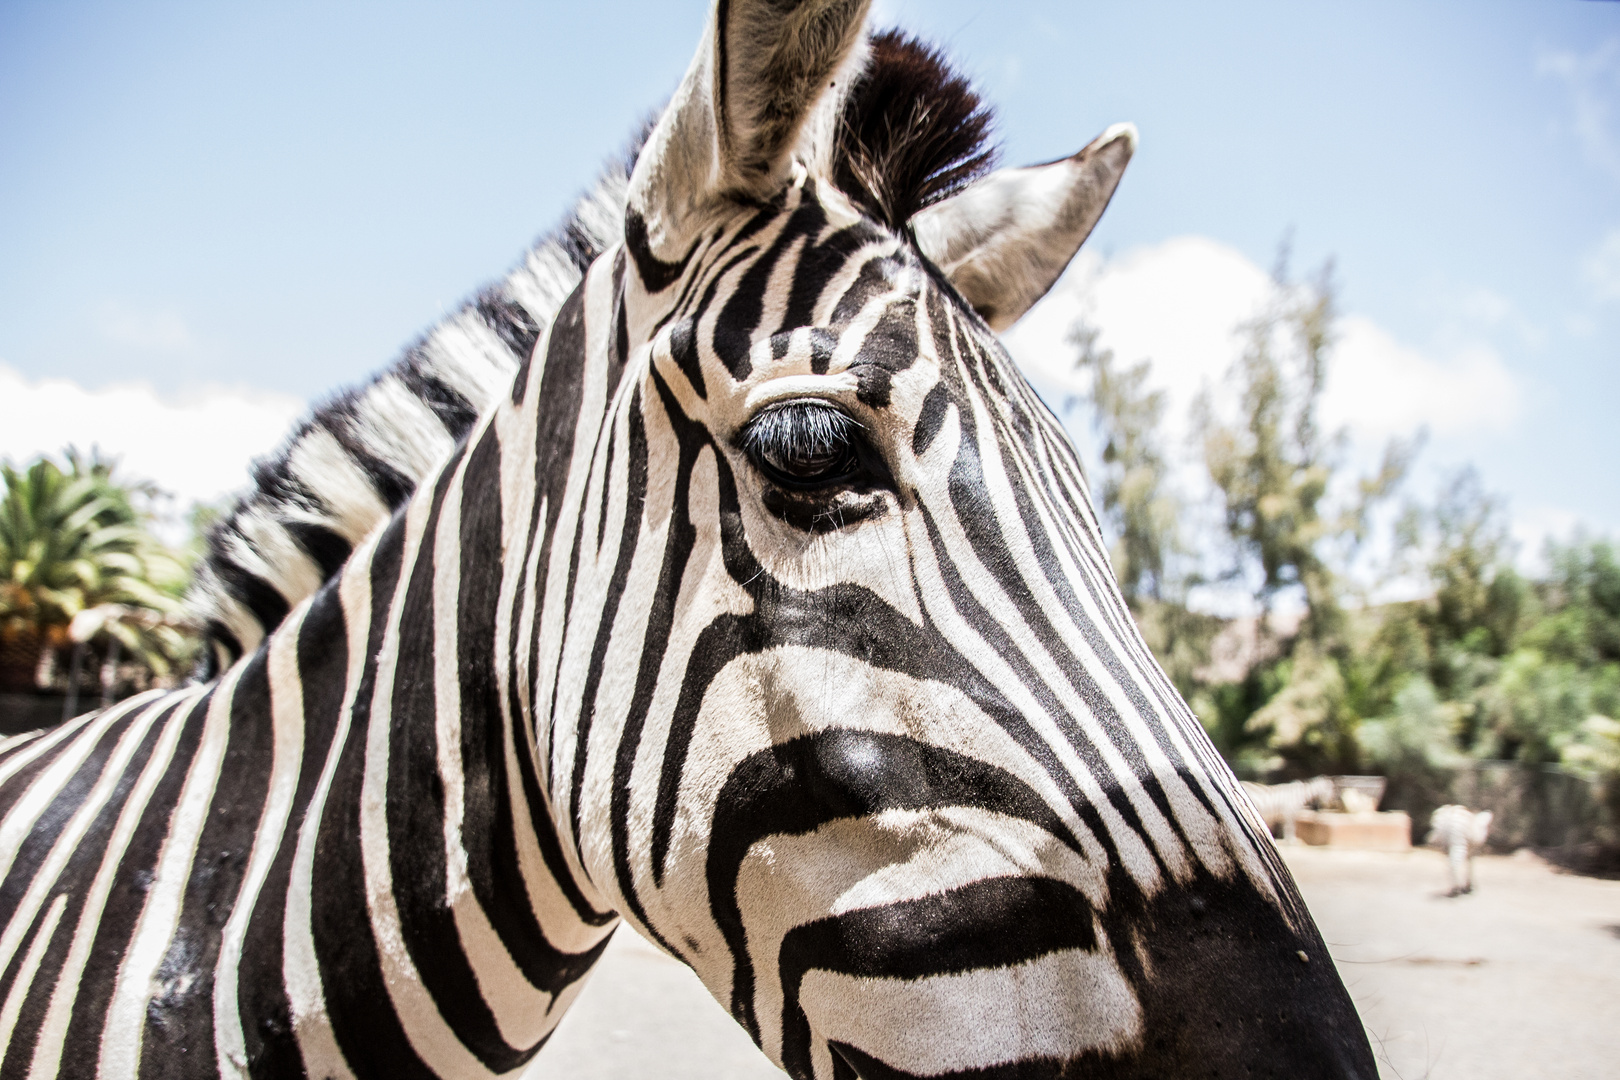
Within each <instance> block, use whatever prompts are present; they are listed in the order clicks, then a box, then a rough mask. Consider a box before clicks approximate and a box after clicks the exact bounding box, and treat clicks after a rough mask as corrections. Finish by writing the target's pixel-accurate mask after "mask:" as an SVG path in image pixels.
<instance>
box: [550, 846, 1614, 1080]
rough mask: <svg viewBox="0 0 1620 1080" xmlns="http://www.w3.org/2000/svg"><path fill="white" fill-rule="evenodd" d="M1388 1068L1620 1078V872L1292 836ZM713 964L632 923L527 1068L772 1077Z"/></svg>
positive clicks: (1457, 1074)
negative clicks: (1601, 877)
mask: <svg viewBox="0 0 1620 1080" xmlns="http://www.w3.org/2000/svg"><path fill="white" fill-rule="evenodd" d="M1286 854H1287V859H1288V863H1289V865H1290V866H1291V867H1292V868H1293V871H1294V875H1295V877H1296V879H1297V880H1298V881H1299V885H1300V889H1301V891H1302V892H1304V894H1305V899H1306V901H1307V902H1308V903H1309V904H1310V907H1311V911H1312V912H1313V913H1314V914H1315V916H1316V920H1317V924H1318V925H1319V926H1320V927H1321V929H1322V936H1323V937H1324V938H1325V939H1326V940H1327V942H1328V945H1329V948H1330V950H1331V951H1332V953H1333V955H1334V957H1335V958H1336V959H1337V960H1338V962H1339V971H1340V973H1341V974H1342V975H1343V976H1344V980H1345V984H1346V985H1347V986H1348V987H1349V988H1350V994H1351V996H1352V997H1353V998H1354V999H1355V1002H1356V1006H1357V1008H1359V1009H1360V1010H1361V1016H1362V1020H1363V1021H1364V1022H1365V1023H1366V1025H1367V1031H1368V1033H1369V1034H1370V1035H1371V1036H1372V1039H1373V1048H1374V1050H1375V1052H1377V1054H1378V1056H1379V1060H1380V1069H1381V1072H1382V1074H1383V1076H1384V1078H1385V1080H1420V1078H1428V1080H1509V1078H1511V1080H1542V1078H1547V1080H1620V882H1616V881H1597V880H1593V879H1590V878H1579V877H1572V876H1568V875H1564V874H1559V873H1556V872H1554V871H1553V870H1551V869H1550V868H1549V867H1548V866H1547V865H1546V864H1545V863H1543V862H1541V861H1540V860H1539V859H1536V858H1535V857H1533V856H1531V855H1529V854H1528V853H1525V854H1521V855H1518V856H1511V857H1490V856H1487V857H1482V858H1479V859H1476V860H1475V880H1476V882H1477V883H1478V888H1477V889H1476V891H1475V892H1474V893H1473V894H1472V895H1469V896H1464V897H1459V898H1457V899H1455V900H1453V899H1448V898H1447V897H1446V896H1445V888H1446V868H1445V861H1444V859H1443V858H1442V857H1441V856H1440V855H1439V854H1437V853H1435V852H1430V851H1414V852H1411V853H1409V854H1401V855H1389V854H1379V853H1373V852H1346V851H1329V850H1326V849H1321V848H1300V847H1295V848H1290V849H1288V851H1287V853H1286ZM781 1076H782V1073H780V1072H779V1071H778V1070H777V1069H775V1068H774V1067H773V1066H772V1065H771V1064H770V1062H768V1061H767V1060H766V1059H765V1057H764V1056H763V1055H762V1054H760V1053H759V1051H757V1050H756V1049H754V1046H753V1044H752V1043H750V1042H749V1041H748V1038H747V1036H746V1035H744V1034H743V1033H742V1029H741V1028H739V1027H737V1025H736V1024H735V1023H733V1022H732V1020H731V1018H730V1017H729V1016H727V1015H726V1014H725V1012H724V1011H723V1010H722V1009H721V1008H720V1006H719V1005H717V1004H716V1003H715V1002H714V1000H713V999H712V998H710V997H709V995H708V993H707V991H705V990H704V989H703V986H702V984H701V983H699V982H698V980H697V977H696V976H694V975H693V974H692V973H691V972H690V971H688V970H687V969H686V968H685V967H683V966H681V965H680V964H677V963H676V962H675V961H673V960H670V959H668V958H667V957H665V956H664V955H663V954H662V953H660V952H658V951H656V950H655V949H653V947H652V946H650V945H648V944H647V943H646V942H644V941H642V940H641V939H640V938H639V937H637V936H636V935H635V934H633V933H631V932H630V931H628V930H625V929H620V930H619V932H618V933H617V935H616V936H615V938H614V941H613V943H612V945H610V946H609V948H608V951H607V954H606V955H605V956H604V957H603V959H602V962H601V964H600V966H599V967H598V969H597V971H596V973H595V974H594V975H592V976H591V981H590V983H589V984H588V985H587V987H586V989H585V991H584V992H583V993H582V994H581V995H580V999H579V1001H578V1002H577V1003H576V1004H575V1005H574V1007H573V1009H572V1010H571V1011H570V1012H569V1014H568V1016H567V1017H566V1018H565V1019H564V1020H563V1022H562V1025H561V1027H560V1028H559V1029H558V1031H557V1034H556V1037H555V1038H553V1040H552V1042H551V1045H549V1046H548V1047H546V1049H545V1050H544V1051H542V1052H541V1054H540V1056H539V1057H538V1058H537V1059H536V1061H535V1064H534V1065H533V1067H532V1068H531V1069H530V1071H529V1073H528V1074H527V1080H641V1078H647V1080H653V1078H657V1080H772V1078H780V1077H781Z"/></svg>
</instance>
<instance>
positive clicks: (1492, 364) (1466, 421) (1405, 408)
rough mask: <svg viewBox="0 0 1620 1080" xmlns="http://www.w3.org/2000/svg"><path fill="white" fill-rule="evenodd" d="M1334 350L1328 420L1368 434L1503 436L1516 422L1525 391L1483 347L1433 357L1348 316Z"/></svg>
mask: <svg viewBox="0 0 1620 1080" xmlns="http://www.w3.org/2000/svg"><path fill="white" fill-rule="evenodd" d="M1339 332H1340V338H1339V342H1338V344H1337V346H1336V347H1335V348H1334V351H1333V367H1332V370H1331V372H1330V374H1329V378H1328V387H1327V393H1326V394H1325V395H1324V396H1323V400H1322V418H1323V419H1324V420H1326V421H1327V422H1328V423H1330V424H1333V425H1335V426H1338V425H1343V426H1345V427H1348V428H1349V429H1350V430H1351V431H1352V432H1353V433H1354V434H1356V435H1361V436H1367V437H1379V436H1382V437H1388V436H1391V435H1398V436H1399V435H1408V434H1410V433H1412V432H1414V431H1416V430H1417V429H1418V428H1420V427H1426V428H1428V429H1429V430H1430V431H1431V432H1433V433H1434V434H1436V435H1462V434H1467V433H1469V432H1476V431H1487V432H1499V431H1504V430H1506V429H1507V428H1509V427H1510V426H1512V424H1513V421H1514V420H1516V419H1518V416H1519V404H1520V400H1521V394H1520V392H1519V387H1518V385H1517V384H1516V383H1515V382H1514V379H1513V375H1512V373H1511V372H1509V371H1508V369H1507V367H1506V365H1504V364H1503V363H1502V359H1501V357H1499V356H1497V355H1496V353H1495V352H1494V351H1492V350H1491V349H1489V348H1487V347H1485V346H1483V345H1474V346H1471V347H1465V348H1462V349H1458V350H1456V351H1454V352H1452V353H1450V354H1449V355H1447V356H1445V357H1440V358H1436V357H1431V356H1428V355H1425V354H1424V353H1423V352H1422V351H1420V350H1418V349H1414V348H1412V347H1411V346H1409V345H1403V344H1402V343H1400V342H1399V341H1396V340H1395V339H1394V338H1393V337H1392V336H1390V335H1389V334H1388V333H1387V332H1385V331H1384V330H1383V328H1381V327H1380V326H1378V324H1376V323H1374V322H1373V321H1372V320H1370V319H1367V318H1364V317H1362V316H1359V315H1349V316H1346V317H1345V318H1344V319H1343V320H1342V321H1341V322H1340V324H1339Z"/></svg>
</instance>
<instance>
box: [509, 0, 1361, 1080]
mask: <svg viewBox="0 0 1620 1080" xmlns="http://www.w3.org/2000/svg"><path fill="white" fill-rule="evenodd" d="M866 8H867V3H866V2H865V0H804V2H800V3H783V2H780V0H775V2H772V0H718V3H717V4H716V7H715V10H714V13H713V15H712V17H711V19H710V22H709V25H708V29H707V32H706V36H705V38H704V41H703V42H702V44H701V46H700V48H699V50H698V53H697V56H696V58H695V59H694V61H693V63H692V65H691V68H690V70H689V71H688V73H687V75H686V77H685V80H684V81H683V83H682V85H681V87H680V89H679V90H678V91H677V93H676V95H675V97H674V98H673V100H672V103H671V104H670V106H669V107H668V109H667V111H666V112H665V113H664V115H663V117H662V118H661V120H660V121H659V122H658V124H657V125H656V127H655V128H654V129H653V131H652V133H651V135H650V137H649V139H648V142H647V143H646V145H645V148H644V149H643V150H642V152H641V155H640V157H639V159H638V161H637V163H636V165H635V168H634V171H633V174H632V176H631V179H630V185H629V191H628V197H627V205H626V211H625V228H624V242H623V244H622V245H621V246H618V247H615V248H613V249H610V250H609V251H607V252H606V253H605V254H604V255H603V256H602V257H601V258H599V259H597V261H596V262H595V263H594V264H593V265H592V266H591V267H590V269H589V270H588V272H587V273H586V275H585V280H584V281H583V283H582V284H581V286H580V288H579V290H578V291H577V292H576V293H575V294H574V296H573V297H572V298H571V299H570V300H569V301H568V303H567V304H566V305H564V307H563V309H562V310H561V312H560V313H559V314H558V317H557V319H556V321H555V323H554V324H553V325H552V327H551V329H550V331H549V333H548V336H547V338H546V339H545V340H544V341H543V342H542V343H541V346H540V349H539V350H538V351H537V353H536V356H535V358H534V360H533V362H532V364H533V368H534V370H533V371H532V372H529V373H526V374H523V375H520V376H519V380H518V386H517V390H516V398H517V400H518V401H519V402H520V403H522V405H523V407H521V408H519V409H516V410H514V414H516V415H527V416H529V417H530V418H531V420H530V422H531V423H533V425H534V427H533V429H532V430H518V431H516V432H513V433H512V435H513V436H514V437H516V438H517V439H518V441H523V440H525V439H527V440H530V443H531V445H533V446H535V447H536V448H537V449H536V460H535V462H534V463H533V469H534V472H533V473H532V474H531V475H533V476H534V477H535V480H536V491H535V495H534V507H533V517H532V520H534V521H535V522H537V523H538V524H537V525H536V526H535V527H534V528H535V529H536V532H533V533H531V535H538V537H539V539H538V540H537V541H536V542H535V543H534V545H533V546H532V547H531V548H527V549H525V548H522V547H521V545H517V546H514V545H511V544H509V545H508V547H507V552H508V554H507V558H508V560H509V562H508V566H509V567H510V568H511V570H512V574H513V576H514V577H516V578H518V579H521V580H524V581H529V582H536V583H537V586H536V588H535V593H534V599H533V601H532V604H531V605H530V607H531V611H530V613H529V614H526V615H525V616H523V617H522V625H521V626H519V627H518V629H517V630H516V631H514V634H515V635H516V636H517V638H519V639H521V638H522V635H523V634H529V635H531V637H532V642H530V644H529V645H528V646H527V647H525V648H522V649H519V650H518V652H519V659H518V666H519V668H520V669H522V670H520V671H519V673H518V674H517V675H515V676H514V678H515V679H516V685H519V686H521V687H523V688H525V694H524V696H525V699H526V701H527V702H528V703H529V706H528V707H529V708H531V709H532V710H533V714H534V720H535V730H536V732H537V745H538V746H539V747H540V754H539V759H540V761H541V762H542V763H543V767H544V768H545V769H547V770H549V771H548V772H547V775H546V777H545V778H544V781H543V782H544V783H545V784H546V785H547V787H548V789H549V791H550V800H549V801H550V805H551V807H552V809H553V813H554V815H555V817H556V818H557V825H558V831H559V833H561V834H562V835H563V836H564V838H565V846H566V847H567V848H568V850H569V857H570V859H571V860H577V862H576V865H577V866H578V867H579V868H580V870H581V871H582V872H583V874H584V876H586V877H587V878H588V879H589V881H590V882H591V883H592V884H593V885H594V888H595V890H596V891H597V893H598V894H599V899H600V900H601V902H602V903H603V904H604V905H606V906H609V907H612V908H614V909H615V910H617V911H619V912H621V913H623V914H624V915H625V916H626V917H627V918H629V919H630V920H631V921H633V922H634V923H635V924H636V925H637V926H638V927H639V928H640V929H641V930H643V931H644V932H645V933H647V934H648V935H650V936H651V937H653V938H654V939H656V940H657V941H658V942H659V943H660V944H662V945H663V947H664V948H666V949H667V950H669V951H670V952H671V953H673V954H674V955H676V956H678V957H680V958H681V959H683V960H684V961H686V962H687V963H689V964H690V965H691V966H692V968H693V969H694V970H695V971H696V972H697V973H698V975H699V976H700V977H701V978H702V979H703V981H704V982H705V984H706V985H707V986H708V987H709V989H710V990H711V991H712V992H713V993H714V995H715V996H716V997H717V999H718V1000H719V1001H720V1002H721V1003H722V1004H723V1005H725V1006H726V1007H727V1008H728V1009H729V1010H730V1012H731V1013H732V1015H733V1016H735V1017H736V1018H737V1020H738V1021H739V1022H740V1023H741V1024H742V1025H743V1026H744V1027H745V1028H746V1029H747V1030H748V1032H749V1034H750V1035H752V1036H753V1037H754V1039H755V1040H756V1041H757V1042H758V1043H759V1044H760V1046H761V1047H762V1048H763V1049H764V1050H765V1051H766V1052H767V1053H768V1054H769V1055H770V1056H771V1057H772V1058H773V1059H774V1060H776V1061H778V1062H780V1063H781V1064H782V1065H783V1066H784V1067H785V1068H786V1069H787V1070H788V1071H789V1072H790V1073H791V1074H793V1075H794V1076H795V1077H801V1078H808V1077H812V1076H814V1077H820V1078H823V1080H830V1078H832V1077H848V1076H852V1075H855V1074H859V1075H860V1076H864V1077H867V1078H868V1080H873V1078H877V1077H899V1076H940V1075H969V1074H971V1075H983V1076H991V1075H994V1076H1009V1077H1010V1076H1049V1075H1050V1076H1057V1075H1086V1076H1121V1077H1125V1076H1130V1077H1138V1076H1140V1077H1147V1076H1155V1077H1159V1076H1181V1075H1191V1074H1192V1072H1193V1071H1195V1070H1196V1071H1197V1072H1198V1074H1199V1075H1204V1074H1206V1073H1207V1074H1210V1075H1221V1076H1227V1075H1239V1074H1241V1075H1250V1074H1251V1072H1253V1073H1264V1074H1267V1075H1271V1074H1275V1075H1308V1076H1323V1077H1327V1076H1332V1077H1350V1076H1357V1077H1366V1078H1369V1080H1370V1078H1371V1077H1372V1076H1373V1075H1375V1073H1374V1068H1373V1064H1372V1060H1371V1056H1370V1053H1369V1050H1368V1048H1367V1044H1366V1041H1365V1038H1364V1036H1363V1035H1362V1033H1361V1028H1360V1024H1359V1022H1358V1020H1357V1018H1356V1015H1355V1012H1354V1010H1353V1008H1352V1007H1351V1004H1350V1002H1349V1000H1348V997H1347V996H1346V994H1345V992H1344V990H1343V987H1342V985H1341V984H1340V982H1339V980H1338V978H1337V976H1336V975H1335V973H1334V970H1333V965H1332V961H1331V959H1330V958H1329V957H1328V955H1327V953H1326V950H1325V948H1324V947H1323V944H1322V942H1321V939H1320V937H1319V936H1318V934H1317V933H1316V931H1315V928H1314V926H1313V925H1312V924H1311V921H1310V918H1309V915H1308V914H1307V913H1306V912H1305V910H1304V908H1303V906H1302V904H1301V902H1300V900H1299V898H1298V894H1297V892H1296V891H1295V889H1294V886H1293V884H1292V882H1291V880H1290V878H1289V876H1288V873H1287V871H1286V869H1285V868H1284V867H1283V866H1282V865H1281V863H1280V861H1279V860H1278V858H1277V856H1276V853H1275V850H1274V848H1273V847H1272V845H1271V843H1270V840H1269V837H1268V836H1267V835H1266V833H1265V832H1264V829H1263V826H1261V825H1260V824H1259V823H1258V822H1257V820H1256V819H1255V818H1254V815H1253V813H1252V811H1250V810H1248V809H1247V808H1246V803H1245V802H1244V800H1243V797H1242V796H1241V794H1240V793H1239V791H1238V789H1237V785H1236V783H1235V781H1234V780H1233V778H1232V776H1231V774H1230V772H1229V771H1228V770H1227V768H1226V767H1225V765H1224V764H1223V763H1222V762H1221V761H1220V759H1219V758H1218V756H1217V755H1216V754H1215V752H1214V750H1213V749H1212V747H1211V745H1210V743H1209V741H1208V739H1207V738H1206V736H1205V734H1204V732H1203V731H1202V729H1201V728H1200V726H1199V724H1198V722H1197V720H1196V719H1195V718H1194V717H1193V716H1192V715H1191V714H1190V712H1189V711H1188V709H1187V707H1186V706H1185V705H1184V704H1183V703H1182V701H1181V700H1179V698H1178V697H1177V696H1176V693H1175V691H1174V690H1173V689H1172V687H1171V686H1170V685H1169V683H1168V682H1167V680H1166V679H1165V677H1164V675H1163V674H1162V673H1161V672H1160V670H1159V669H1158V668H1157V666H1156V665H1155V663H1154V661H1153V659H1152V657H1151V655H1150V654H1149V652H1148V650H1147V648H1146V647H1145V646H1144V644H1143V643H1142V640H1141V638H1140V637H1139V636H1138V634H1137V631H1136V630H1135V628H1134V626H1133V623H1132V621H1131V617H1130V614H1129V612H1128V610H1127V609H1126V607H1125V605H1124V604H1123V602H1122V600H1121V598H1120V594H1119V592H1118V589H1117V587H1116V585H1115V583H1114V581H1113V578H1112V575H1111V572H1110V570H1109V566H1108V561H1107V557H1106V554H1105V552H1106V547H1105V545H1104V543H1103V542H1102V539H1101V536H1100V533H1099V530H1098V525H1097V520H1096V515H1095V513H1094V512H1093V510H1092V508H1091V505H1090V502H1089V496H1088V494H1087V491H1086V487H1085V482H1084V478H1083V476H1082V472H1081V468H1080V465H1079V462H1078V460H1077V459H1076V456H1075V453H1074V451H1073V449H1072V447H1071V446H1070V444H1069V441H1068V439H1067V438H1066V436H1065V435H1064V433H1063V431H1062V429H1061V427H1060V426H1059V424H1058V423H1057V422H1056V420H1055V419H1054V417H1053V416H1052V414H1051V413H1050V412H1048V411H1047V409H1046V408H1045V407H1044V406H1043V405H1042V404H1041V402H1040V401H1039V400H1038V398H1037V397H1036V395H1035V393H1034V392H1033V391H1032V389H1031V388H1030V387H1029V385H1028V384H1027V383H1026V382H1025V380H1024V379H1023V377H1022V376H1021V375H1020V374H1019V372H1018V370H1017V368H1016V367H1015V366H1014V365H1013V363H1012V362H1011V360H1010V359H1009V357H1008V355H1007V353H1006V351H1005V350H1004V349H1003V348H1002V346H1001V345H1000V343H999V342H998V340H997V338H996V336H995V331H996V330H997V329H1000V328H1004V327H1006V326H1008V325H1010V324H1011V323H1012V322H1013V321H1014V320H1016V319H1017V318H1018V317H1019V316H1020V315H1021V314H1022V313H1023V312H1024V311H1025V310H1026V309H1027V308H1028V307H1029V306H1030V305H1031V304H1032V303H1033V302H1034V301H1035V300H1036V299H1038V298H1039V297H1040V296H1041V295H1042V294H1043V293H1044V292H1045V291H1046V290H1047V288H1048V287H1049V286H1050V285H1051V284H1052V282H1053V281H1054V280H1055V279H1056V278H1057V276H1058V274H1060V273H1061V272H1062V270H1063V268H1064V266H1065V265H1066V264H1067V263H1068V261H1069V259H1070V258H1071V257H1072V256H1073V254H1074V253H1075V251H1076V250H1077V249H1078V247H1079V245H1080V243H1081V242H1082V241H1083V240H1084V239H1085V237H1086V235H1087V233H1088V232H1089V231H1090V230H1091V227H1092V225H1093V224H1094V223H1095V221H1096V220H1097V218H1098V216H1099V215H1100V214H1101V212H1102V210H1103V207H1104V206H1105V205H1106V203H1107V202H1108V199H1109V197H1110V196H1111V194H1112V192H1113V189H1114V186H1115V184H1116V183H1117V182H1118V179H1119V177H1120V175H1121V172H1122V171H1123V169H1124V167H1125V165H1126V162H1127V161H1128V159H1129V158H1130V156H1131V153H1132V151H1133V149H1134V146H1135V133H1134V130H1133V129H1131V128H1129V127H1128V126H1125V125H1122V126H1120V127H1116V128H1112V129H1110V130H1109V131H1108V132H1107V133H1105V134H1104V135H1103V136H1102V137H1101V138H1099V139H1098V140H1096V141H1095V142H1093V143H1092V144H1091V145H1089V146H1087V147H1086V148H1085V149H1083V150H1081V151H1080V152H1079V153H1078V154H1076V155H1075V156H1073V157H1071V158H1067V159H1064V160H1062V161H1058V162H1055V163H1052V164H1049V165H1045V166H1039V167H1036V168H1033V169H1025V170H1008V171H1002V172H994V173H989V174H988V175H984V174H983V166H984V165H985V156H984V154H983V153H982V151H981V150H980V148H979V147H980V141H981V137H982V135H983V131H984V125H985V119H984V114H983V112H982V111H981V110H980V109H979V107H978V104H977V100H976V99H975V98H973V97H972V95H971V93H970V91H968V90H967V88H966V87H965V85H964V84H962V83H961V82H960V81H958V80H956V79H954V77H952V76H950V75H949V73H948V72H946V71H945V70H944V68H943V67H942V65H941V64H940V62H939V60H938V58H937V56H935V55H934V54H933V53H931V52H929V51H928V50H927V49H925V48H923V47H921V46H919V45H917V44H915V43H914V42H910V41H907V40H904V39H901V38H899V37H897V36H894V35H881V36H878V37H875V38H873V37H869V36H868V35H867V32H866V30H865V19H866ZM967 181H971V182H967ZM565 414H566V416H567V417H568V418H569V419H568V422H567V423H563V422H560V421H558V420H556V417H557V416H561V415H565ZM507 437H508V436H507V435H504V434H503V437H502V441H503V443H505V442H506V441H507ZM514 550H516V551H517V552H518V554H517V555H516V556H515V558H517V559H518V560H520V561H521V560H526V561H527V562H528V566H527V567H523V566H517V565H514V564H513V563H512V561H511V560H512V559H513V558H514V556H513V555H512V552H513V551H514ZM1245 1070H1249V1071H1245Z"/></svg>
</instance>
